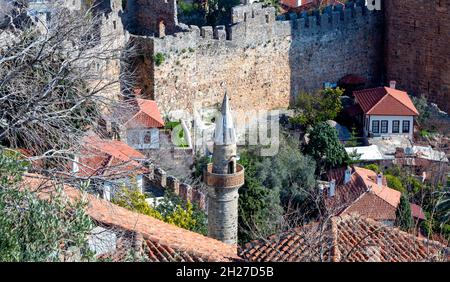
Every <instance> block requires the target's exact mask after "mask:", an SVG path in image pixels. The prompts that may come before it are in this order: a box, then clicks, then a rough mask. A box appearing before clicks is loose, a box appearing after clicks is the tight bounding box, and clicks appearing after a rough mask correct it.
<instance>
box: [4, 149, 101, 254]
mask: <svg viewBox="0 0 450 282" xmlns="http://www.w3.org/2000/svg"><path fill="white" fill-rule="evenodd" d="M25 166H26V163H25V162H24V161H23V160H21V159H20V157H19V154H17V153H14V152H13V153H11V152H8V153H6V151H4V150H2V151H0V172H1V176H2V181H1V189H0V261H4V262H38V261H44V262H49V261H64V260H67V259H68V258H69V257H70V256H72V255H73V254H78V255H76V257H72V259H75V260H82V261H91V260H94V256H93V255H94V254H93V253H92V252H91V251H90V249H89V246H88V236H89V234H90V232H91V230H92V228H93V224H92V221H91V219H90V217H89V215H88V214H87V213H86V211H85V208H86V205H87V203H86V202H85V201H83V200H80V201H72V200H70V199H69V198H67V196H66V195H65V194H64V193H63V189H62V187H61V186H57V187H56V190H55V191H54V192H53V193H52V197H51V198H50V199H41V198H39V197H38V195H37V194H36V192H32V191H31V190H29V189H27V188H28V187H24V185H23V183H22V182H21V179H22V174H23V171H24V168H25ZM19 188H22V189H19ZM33 188H34V187H33Z"/></svg>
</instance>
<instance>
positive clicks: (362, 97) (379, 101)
mask: <svg viewBox="0 0 450 282" xmlns="http://www.w3.org/2000/svg"><path fill="white" fill-rule="evenodd" d="M353 94H354V96H355V98H356V100H357V102H358V104H359V105H360V106H361V108H362V110H363V111H364V113H366V114H368V115H393V116H417V115H419V112H418V111H417V109H416V107H415V106H414V104H413V102H412V101H411V99H410V98H409V96H408V93H406V92H404V91H400V90H397V89H393V88H389V87H378V88H371V89H365V90H360V91H355V92H353Z"/></svg>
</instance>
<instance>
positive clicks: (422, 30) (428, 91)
mask: <svg viewBox="0 0 450 282" xmlns="http://www.w3.org/2000/svg"><path fill="white" fill-rule="evenodd" d="M384 10H385V12H386V23H385V24H386V42H385V43H386V72H387V79H392V80H396V81H397V85H398V88H400V89H405V90H407V91H408V92H409V93H410V94H413V95H425V96H426V97H428V99H429V100H430V101H432V102H434V103H436V104H438V105H439V106H440V107H441V108H442V109H443V110H445V111H447V112H448V111H450V47H449V43H450V1H449V0H440V1H419V0H391V1H385V7H384Z"/></svg>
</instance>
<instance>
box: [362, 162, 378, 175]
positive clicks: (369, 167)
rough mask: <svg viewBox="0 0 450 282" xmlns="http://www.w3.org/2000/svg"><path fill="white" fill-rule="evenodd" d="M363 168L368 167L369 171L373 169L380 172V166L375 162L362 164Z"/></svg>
mask: <svg viewBox="0 0 450 282" xmlns="http://www.w3.org/2000/svg"><path fill="white" fill-rule="evenodd" d="M364 168H365V169H369V170H371V171H374V172H376V173H380V172H381V170H380V168H379V167H378V165H376V164H368V165H366V166H364Z"/></svg>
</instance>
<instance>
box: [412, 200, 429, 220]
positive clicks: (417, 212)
mask: <svg viewBox="0 0 450 282" xmlns="http://www.w3.org/2000/svg"><path fill="white" fill-rule="evenodd" d="M409 206H410V207H411V215H412V217H414V218H418V219H422V220H425V219H426V217H425V214H424V213H423V210H422V207H421V206H419V205H416V204H412V203H410V204H409Z"/></svg>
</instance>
